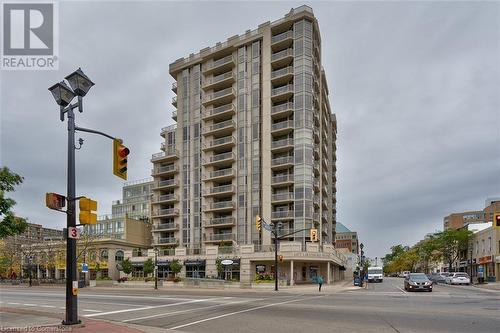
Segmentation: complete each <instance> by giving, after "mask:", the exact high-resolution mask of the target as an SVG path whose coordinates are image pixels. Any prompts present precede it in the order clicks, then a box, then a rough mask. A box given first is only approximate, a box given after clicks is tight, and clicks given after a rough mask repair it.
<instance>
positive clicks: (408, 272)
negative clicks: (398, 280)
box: [399, 271, 410, 278]
mask: <svg viewBox="0 0 500 333" xmlns="http://www.w3.org/2000/svg"><path fill="white" fill-rule="evenodd" d="M408 274H410V271H404V272H401V273H399V277H402V278H405V277H407V276H408Z"/></svg>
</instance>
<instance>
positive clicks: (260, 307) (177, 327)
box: [169, 295, 325, 330]
mask: <svg viewBox="0 0 500 333" xmlns="http://www.w3.org/2000/svg"><path fill="white" fill-rule="evenodd" d="M318 297H325V295H323V296H315V297H308V298H299V299H292V300H289V301H283V302H278V303H271V304H266V305H261V306H256V307H253V308H250V309H245V310H240V311H235V312H230V313H225V314H223V315H219V316H215V317H210V318H205V319H201V320H197V321H193V322H191V323H188V324H184V325H179V326H175V327H171V328H169V329H171V330H176V329H179V328H183V327H187V326H191V325H196V324H199V323H204V322H206V321H210V320H215V319H220V318H224V317H228V316H233V315H235V314H240V313H245V312H250V311H255V310H260V309H265V308H268V307H271V306H275V305H282V304H287V303H293V302H298V301H304V300H306V299H312V298H318Z"/></svg>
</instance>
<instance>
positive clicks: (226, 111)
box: [203, 103, 236, 121]
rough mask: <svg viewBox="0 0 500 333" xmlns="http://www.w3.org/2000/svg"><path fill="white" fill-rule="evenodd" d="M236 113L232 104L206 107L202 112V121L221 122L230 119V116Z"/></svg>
mask: <svg viewBox="0 0 500 333" xmlns="http://www.w3.org/2000/svg"><path fill="white" fill-rule="evenodd" d="M235 113H236V106H235V105H234V104H233V103H230V104H226V105H222V106H218V107H216V108H214V107H208V108H206V109H205V112H203V120H205V121H209V120H215V121H217V120H221V119H227V118H232V116H233V115H234V114H235Z"/></svg>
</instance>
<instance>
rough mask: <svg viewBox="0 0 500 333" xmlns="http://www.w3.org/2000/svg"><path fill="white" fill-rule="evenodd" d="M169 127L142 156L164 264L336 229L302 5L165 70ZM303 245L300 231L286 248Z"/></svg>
mask: <svg viewBox="0 0 500 333" xmlns="http://www.w3.org/2000/svg"><path fill="white" fill-rule="evenodd" d="M170 74H171V75H172V77H173V78H174V79H175V80H176V82H175V83H174V85H173V86H172V90H173V91H174V92H175V93H176V97H174V99H173V101H172V104H173V106H174V107H176V109H177V110H176V111H174V112H173V115H172V116H173V119H174V120H176V121H177V124H176V125H172V126H168V127H165V128H164V129H162V132H161V135H162V136H163V137H164V138H165V142H163V143H162V150H163V151H162V152H161V153H158V154H154V155H153V157H152V163H153V172H152V176H153V178H154V185H153V188H152V190H153V200H152V209H151V217H152V222H153V245H154V246H157V247H160V248H161V249H162V250H163V251H164V252H167V253H171V254H172V253H174V252H175V248H177V247H181V248H183V247H185V248H186V249H187V251H188V253H201V252H203V251H204V249H205V248H207V247H210V246H221V247H228V248H234V249H235V250H236V248H237V247H238V246H240V245H250V244H253V245H255V246H256V247H259V246H268V245H271V244H272V242H273V241H272V237H271V233H270V232H269V231H266V230H263V231H262V232H259V231H258V230H256V228H255V223H254V219H255V216H256V215H257V214H259V215H260V216H261V217H263V218H264V220H265V221H266V222H268V223H281V226H282V229H283V232H282V233H283V234H285V233H288V232H292V231H297V230H301V229H309V228H313V227H316V228H317V229H318V231H319V243H320V244H321V245H332V244H333V243H334V239H335V224H336V143H335V142H336V119H335V115H334V114H333V113H332V112H331V109H330V104H329V100H328V86H327V83H326V77H325V73H324V71H323V69H322V66H321V39H320V34H319V28H318V23H317V21H316V18H315V17H314V15H313V13H312V10H311V9H310V8H309V7H307V6H302V7H300V8H297V9H294V10H292V11H290V13H288V14H287V15H285V17H284V18H282V19H280V20H278V21H275V22H272V23H271V22H266V23H263V24H261V25H259V27H258V28H257V29H256V30H253V31H250V30H249V31H247V32H246V33H245V34H243V35H236V36H233V37H230V38H229V39H228V40H227V41H226V42H223V43H217V45H216V46H215V47H212V48H205V49H203V50H201V51H200V52H199V53H198V54H191V55H190V56H189V57H187V58H181V59H179V60H177V61H175V62H174V63H172V64H171V65H170ZM286 240H287V241H295V242H300V243H302V245H303V246H305V244H306V243H308V242H309V241H310V239H309V232H308V231H302V232H299V233H297V234H295V235H292V236H290V237H288V239H286Z"/></svg>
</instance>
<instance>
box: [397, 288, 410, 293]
mask: <svg viewBox="0 0 500 333" xmlns="http://www.w3.org/2000/svg"><path fill="white" fill-rule="evenodd" d="M398 289H399V290H401V291H402V292H403V293H405V294H408V293H407V292H406V290H403V289H401V287H398Z"/></svg>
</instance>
